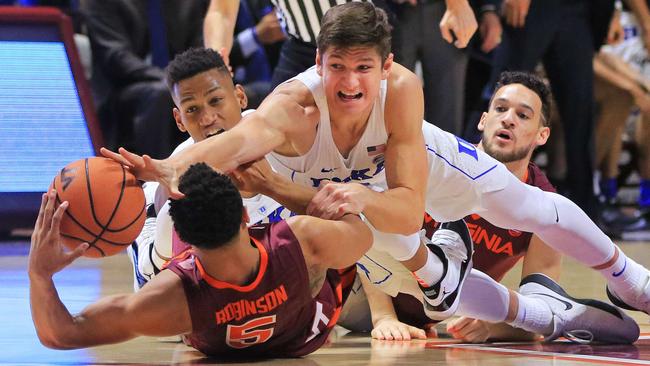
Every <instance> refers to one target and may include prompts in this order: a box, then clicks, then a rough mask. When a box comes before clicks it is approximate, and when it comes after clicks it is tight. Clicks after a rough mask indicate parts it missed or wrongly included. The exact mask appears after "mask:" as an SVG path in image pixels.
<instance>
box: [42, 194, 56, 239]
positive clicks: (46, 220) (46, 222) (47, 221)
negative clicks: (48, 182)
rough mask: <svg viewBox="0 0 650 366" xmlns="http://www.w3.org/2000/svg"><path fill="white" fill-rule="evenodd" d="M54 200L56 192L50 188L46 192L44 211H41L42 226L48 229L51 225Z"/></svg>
mask: <svg viewBox="0 0 650 366" xmlns="http://www.w3.org/2000/svg"><path fill="white" fill-rule="evenodd" d="M55 202H56V192H55V191H54V190H50V191H49V192H47V202H46V203H45V212H44V213H43V227H44V228H45V229H46V230H47V231H49V230H50V227H51V226H52V215H54V205H55Z"/></svg>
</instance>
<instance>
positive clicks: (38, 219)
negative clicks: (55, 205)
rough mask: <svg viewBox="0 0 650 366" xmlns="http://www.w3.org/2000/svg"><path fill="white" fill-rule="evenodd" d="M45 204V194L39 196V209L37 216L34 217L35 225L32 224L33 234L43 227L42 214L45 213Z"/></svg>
mask: <svg viewBox="0 0 650 366" xmlns="http://www.w3.org/2000/svg"><path fill="white" fill-rule="evenodd" d="M46 203H47V193H43V194H42V195H41V207H40V208H39V209H38V216H37V217H36V223H35V224H34V232H36V231H37V230H39V229H40V228H41V227H42V226H43V214H44V213H45V204H46Z"/></svg>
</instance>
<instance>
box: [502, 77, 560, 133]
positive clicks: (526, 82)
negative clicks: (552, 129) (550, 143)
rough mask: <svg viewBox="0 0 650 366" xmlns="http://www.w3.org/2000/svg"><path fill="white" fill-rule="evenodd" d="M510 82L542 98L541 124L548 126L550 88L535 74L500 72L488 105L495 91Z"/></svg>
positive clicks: (549, 117)
mask: <svg viewBox="0 0 650 366" xmlns="http://www.w3.org/2000/svg"><path fill="white" fill-rule="evenodd" d="M510 84H521V85H523V86H525V87H526V88H528V89H530V90H532V91H533V92H535V94H537V95H538V96H539V99H541V100H542V125H543V126H544V127H549V126H550V124H551V90H550V89H549V88H548V86H547V85H546V83H544V80H542V78H540V77H539V76H537V75H535V74H531V73H529V72H521V71H504V72H502V73H501V75H499V80H498V81H497V83H496V86H495V87H494V93H493V94H492V98H490V105H492V99H494V95H496V93H497V91H498V90H499V89H501V88H502V87H504V86H506V85H510Z"/></svg>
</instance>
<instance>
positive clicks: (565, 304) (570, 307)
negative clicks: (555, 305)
mask: <svg viewBox="0 0 650 366" xmlns="http://www.w3.org/2000/svg"><path fill="white" fill-rule="evenodd" d="M531 295H542V296H546V297H550V298H551V299H554V300H557V301H559V302H561V303H563V304H564V306H565V309H564V310H571V309H572V308H573V305H571V303H570V302H568V301H566V300H562V299H560V298H557V297H555V296H553V295H549V294H545V293H542V292H533V293H532V294H531Z"/></svg>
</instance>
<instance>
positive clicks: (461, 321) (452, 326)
mask: <svg viewBox="0 0 650 366" xmlns="http://www.w3.org/2000/svg"><path fill="white" fill-rule="evenodd" d="M472 320H473V319H472V318H466V317H460V318H458V319H454V320H452V321H450V322H449V323H448V324H447V331H448V332H458V331H459V330H461V329H463V328H465V326H467V324H469V323H470V322H471V321H472Z"/></svg>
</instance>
